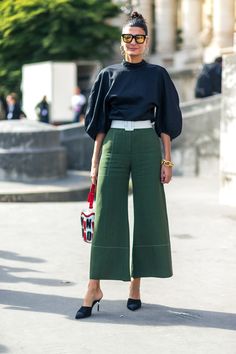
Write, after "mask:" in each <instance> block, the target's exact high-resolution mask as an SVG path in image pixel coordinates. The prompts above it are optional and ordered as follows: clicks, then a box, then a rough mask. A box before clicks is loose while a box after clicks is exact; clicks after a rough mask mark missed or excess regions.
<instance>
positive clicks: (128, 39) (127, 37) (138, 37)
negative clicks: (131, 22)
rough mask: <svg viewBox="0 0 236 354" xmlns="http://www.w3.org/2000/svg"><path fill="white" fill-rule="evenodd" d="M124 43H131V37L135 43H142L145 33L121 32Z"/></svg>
mask: <svg viewBox="0 0 236 354" xmlns="http://www.w3.org/2000/svg"><path fill="white" fill-rule="evenodd" d="M121 37H122V39H123V41H124V42H125V43H131V42H132V40H133V38H134V39H135V42H136V43H137V44H143V43H144V41H145V39H146V37H147V36H146V34H122V35H121Z"/></svg>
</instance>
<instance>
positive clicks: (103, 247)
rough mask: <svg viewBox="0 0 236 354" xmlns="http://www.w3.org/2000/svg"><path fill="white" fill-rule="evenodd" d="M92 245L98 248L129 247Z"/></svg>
mask: <svg viewBox="0 0 236 354" xmlns="http://www.w3.org/2000/svg"><path fill="white" fill-rule="evenodd" d="M92 247H99V248H129V247H122V246H95V245H93V246H92Z"/></svg>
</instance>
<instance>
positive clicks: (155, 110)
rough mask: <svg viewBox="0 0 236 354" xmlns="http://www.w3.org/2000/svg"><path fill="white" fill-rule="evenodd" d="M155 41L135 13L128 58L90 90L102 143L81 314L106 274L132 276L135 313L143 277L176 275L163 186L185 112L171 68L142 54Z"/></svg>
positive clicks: (90, 120) (127, 33) (125, 46)
mask: <svg viewBox="0 0 236 354" xmlns="http://www.w3.org/2000/svg"><path fill="white" fill-rule="evenodd" d="M148 44H149V39H148V28H147V25H146V22H145V20H144V18H143V16H142V15H141V14H139V13H137V12H133V13H132V14H131V15H130V18H129V19H128V21H127V23H126V24H125V25H124V26H123V29H122V35H121V52H122V55H123V57H124V59H123V62H122V63H120V64H115V65H111V66H108V67H106V68H104V69H103V70H101V71H100V73H99V74H98V77H97V79H96V81H95V83H94V85H93V87H92V90H91V93H90V96H89V100H88V107H87V111H86V115H85V130H86V132H87V133H88V135H89V136H90V137H91V138H93V139H94V141H95V142H94V150H93V156H92V162H91V180H92V183H93V184H95V185H96V189H97V191H96V215H95V229H94V237H93V240H92V247H91V255H90V273H89V283H88V289H87V292H86V294H85V297H84V301H83V305H82V307H80V309H79V310H78V311H77V313H76V315H75V318H76V319H83V318H86V317H89V316H91V313H92V309H93V306H94V305H95V304H96V303H97V304H99V302H100V300H101V299H102V297H103V292H102V290H101V286H100V280H101V279H110V280H122V281H131V283H130V289H129V296H128V300H127V304H126V306H127V308H128V309H129V310H131V311H135V310H138V309H140V308H141V298H140V283H141V278H142V277H156V278H168V277H171V276H172V274H173V272H172V259H171V246H170V237H169V228H168V217H167V210H166V201H165V192H164V184H166V183H169V182H170V180H171V177H172V166H173V163H172V161H171V140H172V139H174V138H176V137H177V136H178V135H179V134H180V133H181V129H182V115H181V111H180V108H179V98H178V94H177V91H176V89H175V86H174V84H173V82H172V80H171V78H170V76H169V74H168V72H167V71H166V70H165V69H164V68H163V67H161V66H159V65H154V64H149V63H148V62H146V61H145V60H144V59H143V57H144V55H145V52H146V50H147V47H148ZM161 145H162V147H163V150H162V149H161ZM162 151H163V152H162ZM162 154H163V155H162ZM162 156H163V158H162ZM130 175H131V177H132V186H133V208H134V234H133V245H132V266H131V269H130V238H129V221H128V185H129V178H130ZM150 291H151V289H150Z"/></svg>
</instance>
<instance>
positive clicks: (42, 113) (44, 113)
mask: <svg viewBox="0 0 236 354" xmlns="http://www.w3.org/2000/svg"><path fill="white" fill-rule="evenodd" d="M35 111H36V114H37V116H38V120H39V121H40V122H42V123H49V120H50V119H49V104H48V102H47V96H43V98H42V100H41V101H40V102H39V103H38V104H37V105H36V107H35Z"/></svg>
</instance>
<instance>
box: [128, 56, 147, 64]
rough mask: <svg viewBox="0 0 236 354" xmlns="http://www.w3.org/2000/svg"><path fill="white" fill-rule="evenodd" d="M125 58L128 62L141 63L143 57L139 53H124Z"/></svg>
mask: <svg viewBox="0 0 236 354" xmlns="http://www.w3.org/2000/svg"><path fill="white" fill-rule="evenodd" d="M125 60H126V61H128V62H129V63H134V64H136V63H141V62H142V61H143V57H142V56H141V55H137V56H133V55H127V54H126V55H125Z"/></svg>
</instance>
